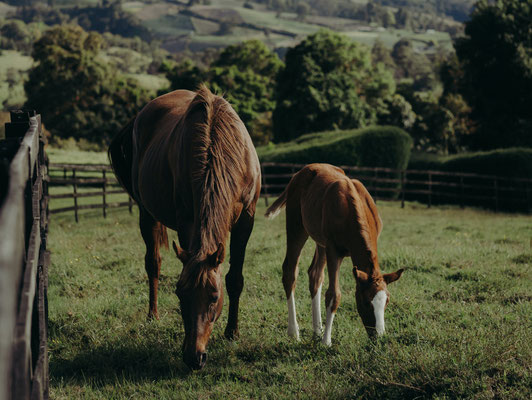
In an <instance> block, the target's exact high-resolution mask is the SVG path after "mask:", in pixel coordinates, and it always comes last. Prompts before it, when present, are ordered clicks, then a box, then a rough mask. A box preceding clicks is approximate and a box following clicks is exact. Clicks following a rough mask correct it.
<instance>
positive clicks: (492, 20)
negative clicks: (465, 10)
mask: <svg viewBox="0 0 532 400" xmlns="http://www.w3.org/2000/svg"><path fill="white" fill-rule="evenodd" d="M465 34H466V36H465V37H464V38H461V39H458V40H456V42H455V48H456V53H457V55H458V59H459V61H460V63H461V66H462V68H463V78H462V80H461V93H462V94H463V96H464V97H465V99H466V100H467V102H468V103H469V104H470V105H471V107H472V117H473V119H474V120H476V121H477V123H478V126H479V128H478V134H477V135H476V140H475V144H476V146H477V147H481V148H496V147H509V146H532V112H531V110H532V61H531V60H532V0H500V1H497V2H495V3H492V2H488V1H484V0H482V1H479V2H478V3H477V4H476V7H475V9H474V11H473V13H472V15H471V20H470V21H468V22H467V23H466V26H465Z"/></svg>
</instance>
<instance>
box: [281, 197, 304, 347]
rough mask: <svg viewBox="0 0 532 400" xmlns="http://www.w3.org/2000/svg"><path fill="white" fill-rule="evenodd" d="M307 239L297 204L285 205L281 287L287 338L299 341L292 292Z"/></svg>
mask: <svg viewBox="0 0 532 400" xmlns="http://www.w3.org/2000/svg"><path fill="white" fill-rule="evenodd" d="M307 239H308V233H307V231H306V230H305V228H304V227H303V222H302V220H301V210H300V205H299V203H297V204H295V205H291V204H290V203H288V204H287V205H286V256H285V259H284V262H283V286H284V291H285V294H286V300H287V305H288V336H291V337H294V338H295V339H296V340H299V326H298V325H297V317H296V301H295V298H294V290H295V288H296V280H297V274H298V272H299V271H298V264H299V256H300V254H301V249H303V246H304V245H305V242H306V241H307Z"/></svg>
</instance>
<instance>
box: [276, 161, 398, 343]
mask: <svg viewBox="0 0 532 400" xmlns="http://www.w3.org/2000/svg"><path fill="white" fill-rule="evenodd" d="M285 205H286V239H287V248H286V257H285V259H284V262H283V285H284V290H285V293H286V299H287V301H288V334H289V335H290V336H293V337H295V338H296V339H299V327H298V325H297V319H296V309H295V300H294V289H295V286H296V279H297V274H298V263H299V255H300V253H301V249H302V248H303V245H304V244H305V242H306V241H307V239H308V237H309V235H310V237H312V239H314V241H315V242H316V250H315V253H314V258H313V260H312V264H311V265H310V268H309V270H308V274H309V289H310V296H311V298H312V322H313V328H314V333H315V334H317V335H321V329H322V326H321V312H320V297H321V285H322V283H323V271H324V268H325V262H327V270H328V273H329V288H328V289H327V292H326V294H325V304H326V306H327V320H326V324H325V333H324V335H323V343H324V344H325V345H327V346H330V344H331V331H332V323H333V319H334V315H335V313H336V310H337V309H338V306H339V305H340V296H341V295H340V286H339V281H338V270H339V267H340V264H341V263H342V260H343V258H344V257H351V260H352V262H353V266H354V267H353V274H354V276H355V280H356V301H357V309H358V313H359V314H360V317H361V318H362V322H363V324H364V326H365V328H366V331H367V333H368V335H370V336H374V334H375V333H377V334H378V335H381V334H383V333H384V309H385V307H386V305H387V304H388V296H389V294H388V291H387V289H386V286H387V285H388V284H390V283H392V282H394V281H396V280H397V279H399V278H400V277H401V274H402V273H403V269H400V270H398V271H396V272H393V273H390V274H385V275H383V274H381V271H380V268H379V261H378V257H377V238H378V236H379V234H380V232H381V230H382V221H381V219H380V217H379V214H378V212H377V206H376V205H375V202H374V201H373V199H372V198H371V196H370V194H369V193H368V191H367V190H366V188H365V187H364V185H362V183H361V182H359V181H358V180H356V179H349V178H348V177H347V176H346V175H345V173H344V171H343V170H341V169H340V168H337V167H334V166H332V165H329V164H310V165H307V166H306V167H304V168H303V169H302V170H301V171H299V172H298V173H297V174H295V175H294V176H293V177H292V179H291V181H290V183H289V184H288V186H287V187H286V189H285V191H284V192H283V193H282V194H281V196H280V197H279V198H278V199H277V200H276V201H275V202H274V203H273V204H272V206H271V207H270V208H268V210H267V211H266V217H269V218H273V217H275V216H276V215H277V214H278V213H279V212H280V210H281V208H283V207H284V206H285Z"/></svg>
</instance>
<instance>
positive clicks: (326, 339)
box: [321, 299, 335, 346]
mask: <svg viewBox="0 0 532 400" xmlns="http://www.w3.org/2000/svg"><path fill="white" fill-rule="evenodd" d="M333 301H334V299H331V303H330V304H329V306H328V307H327V320H326V321H325V333H324V334H323V340H322V341H321V342H322V343H323V344H324V345H325V346H330V345H331V332H332V325H333V320H334V314H335V313H333V312H332V305H333Z"/></svg>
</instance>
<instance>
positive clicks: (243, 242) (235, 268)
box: [225, 210, 255, 339]
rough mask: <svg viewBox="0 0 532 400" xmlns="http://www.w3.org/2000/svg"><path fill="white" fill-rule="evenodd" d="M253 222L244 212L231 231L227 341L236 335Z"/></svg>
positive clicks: (227, 284) (226, 280) (227, 279)
mask: <svg viewBox="0 0 532 400" xmlns="http://www.w3.org/2000/svg"><path fill="white" fill-rule="evenodd" d="M254 220H255V217H254V216H251V215H250V214H248V212H247V211H246V210H244V211H242V214H240V217H239V218H238V221H237V222H236V224H235V225H234V226H233V229H232V230H231V244H230V252H231V254H230V257H231V258H230V260H229V264H230V267H229V272H228V273H227V275H226V276H225V284H226V287H227V293H228V294H229V317H228V320H227V326H226V328H225V337H226V338H228V339H233V338H234V337H235V336H236V335H238V306H239V302H240V294H241V293H242V289H243V287H244V276H243V275H242V267H243V265H244V257H245V255H246V246H247V243H248V239H249V236H250V235H251V231H252V230H253V223H254Z"/></svg>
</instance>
